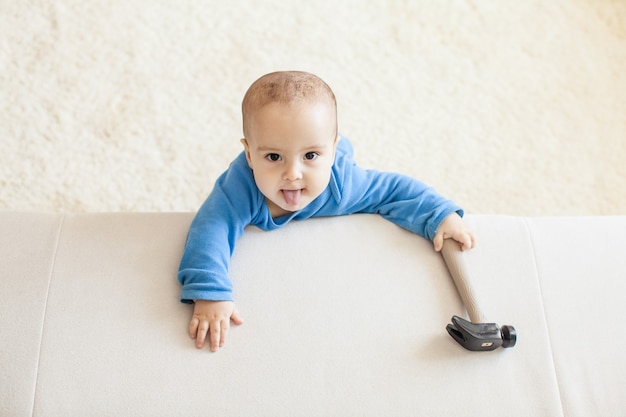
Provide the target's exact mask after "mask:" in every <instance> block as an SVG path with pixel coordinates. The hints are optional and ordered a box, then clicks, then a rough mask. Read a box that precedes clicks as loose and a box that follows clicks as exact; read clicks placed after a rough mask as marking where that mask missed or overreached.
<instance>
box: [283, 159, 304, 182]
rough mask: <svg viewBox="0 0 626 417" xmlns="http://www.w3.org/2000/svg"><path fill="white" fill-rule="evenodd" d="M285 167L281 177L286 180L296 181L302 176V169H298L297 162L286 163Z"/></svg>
mask: <svg viewBox="0 0 626 417" xmlns="http://www.w3.org/2000/svg"><path fill="white" fill-rule="evenodd" d="M286 168H287V169H286V170H285V173H284V174H283V178H284V179H285V180H287V181H296V180H299V179H301V178H302V170H301V169H300V164H298V163H297V162H292V163H290V164H287V167H286Z"/></svg>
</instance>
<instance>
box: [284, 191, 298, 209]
mask: <svg viewBox="0 0 626 417" xmlns="http://www.w3.org/2000/svg"><path fill="white" fill-rule="evenodd" d="M281 191H282V193H283V197H284V199H285V202H286V203H287V204H288V205H290V206H297V205H298V203H299V202H300V196H302V189H300V190H281Z"/></svg>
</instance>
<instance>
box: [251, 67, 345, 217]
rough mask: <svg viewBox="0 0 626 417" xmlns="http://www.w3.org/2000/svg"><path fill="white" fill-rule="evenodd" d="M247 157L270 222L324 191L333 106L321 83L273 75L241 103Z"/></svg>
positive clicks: (332, 142) (333, 141)
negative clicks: (264, 198)
mask: <svg viewBox="0 0 626 417" xmlns="http://www.w3.org/2000/svg"><path fill="white" fill-rule="evenodd" d="M242 113H243V131H244V136H245V137H244V139H242V143H243V145H244V148H245V152H246V158H247V160H248V164H249V165H250V168H252V170H253V173H254V180H255V182H256V184H257V186H258V188H259V190H260V191H261V193H263V195H264V196H265V197H266V200H267V204H268V207H269V209H270V213H271V215H272V217H279V216H281V215H285V214H288V213H291V212H294V211H297V210H301V209H303V208H304V207H306V206H307V205H308V204H309V203H311V202H312V201H313V200H314V199H316V198H317V197H318V196H319V195H320V194H321V193H322V192H323V191H324V190H325V189H326V187H327V186H328V182H329V179H330V174H331V168H332V165H333V162H334V160H335V149H336V146H337V142H338V137H337V103H336V100H335V95H334V94H333V92H332V90H331V89H330V87H328V85H327V84H326V83H325V82H324V81H322V80H321V79H320V78H318V77H317V76H315V75H313V74H309V73H306V72H297V71H288V72H274V73H271V74H267V75H264V76H263V77H261V78H259V79H258V80H257V81H255V82H254V83H253V84H252V85H251V86H250V88H249V89H248V91H247V93H246V95H245V97H244V99H243V103H242Z"/></svg>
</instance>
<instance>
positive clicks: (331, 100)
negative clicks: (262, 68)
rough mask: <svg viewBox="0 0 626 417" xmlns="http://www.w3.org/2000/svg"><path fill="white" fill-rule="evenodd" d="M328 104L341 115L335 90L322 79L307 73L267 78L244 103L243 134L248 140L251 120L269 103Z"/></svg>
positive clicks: (282, 73)
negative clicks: (255, 113) (248, 124)
mask: <svg viewBox="0 0 626 417" xmlns="http://www.w3.org/2000/svg"><path fill="white" fill-rule="evenodd" d="M320 101H322V102H326V103H328V104H329V105H331V106H332V107H333V109H334V111H335V119H336V114H337V100H336V99H335V94H334V93H333V90H331V88H330V87H329V86H328V84H326V83H325V82H324V81H323V80H322V79H321V78H319V77H318V76H316V75H313V74H310V73H308V72H303V71H278V72H272V73H269V74H266V75H264V76H262V77H261V78H259V79H258V80H256V81H255V82H253V83H252V85H251V86H250V88H248V91H247V92H246V95H245V96H244V98H243V102H242V103H241V112H242V115H243V133H244V136H245V137H248V127H247V122H246V120H247V118H248V116H249V115H250V114H252V113H253V112H255V111H257V110H259V109H260V108H262V107H263V106H265V105H267V104H269V103H279V104H291V103H297V102H309V103H315V102H320Z"/></svg>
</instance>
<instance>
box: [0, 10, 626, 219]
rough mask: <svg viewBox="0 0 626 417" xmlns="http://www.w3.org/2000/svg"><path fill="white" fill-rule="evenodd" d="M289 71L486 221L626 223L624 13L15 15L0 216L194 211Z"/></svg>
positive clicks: (389, 159) (395, 162)
mask: <svg viewBox="0 0 626 417" xmlns="http://www.w3.org/2000/svg"><path fill="white" fill-rule="evenodd" d="M279 69H301V70H307V71H311V72H314V73H316V74H318V75H319V76H321V77H322V78H323V79H325V80H326V81H327V82H328V83H329V84H330V85H331V87H333V89H334V90H335V93H336V95H337V98H338V100H339V112H340V130H341V131H342V132H343V133H344V134H345V135H347V136H348V137H350V138H351V139H352V141H353V144H354V146H355V149H356V152H357V161H358V162H359V163H360V164H361V165H362V166H364V167H369V168H378V169H382V170H394V171H400V172H403V173H405V174H409V175H412V176H415V177H417V178H419V179H422V180H423V181H425V182H427V183H430V184H432V185H434V186H435V187H436V188H437V189H438V190H439V191H440V192H442V193H443V194H445V195H447V196H449V197H451V198H453V199H455V200H456V201H457V202H459V203H460V204H461V205H463V206H464V207H465V208H466V210H467V211H468V212H470V213H504V214H516V215H562V214H626V162H624V161H626V2H624V1H621V0H553V1H548V2H546V1H539V0H528V1H513V0H511V1H492V0H476V1H469V0H466V1H454V2H432V1H429V2H427V1H409V0H405V1H400V0H385V1H375V0H368V1H362V0H349V1H342V0H319V1H285V0H255V1H246V0H238V1H213V0H110V1H78V0H49V1H42V0H16V1H11V0H0V143H1V145H2V148H1V149H2V151H1V152H0V209H28V210H52V211H68V212H83V211H111V210H112V211H118V210H123V211H129V210H130V211H147V210H149V211H153V210H157V211H165V210H168V211H169V210H176V211H191V210H195V209H197V207H198V206H199V205H200V203H201V202H202V201H203V199H204V198H205V196H206V194H207V193H208V192H209V191H210V189H211V188H212V184H213V181H214V180H215V179H216V178H217V176H218V175H219V174H220V173H221V172H222V171H223V170H224V169H225V168H226V166H227V165H228V163H229V162H230V160H231V159H232V158H233V157H234V156H235V155H236V154H237V153H238V152H239V151H240V150H241V145H240V143H239V139H240V137H241V126H240V125H241V119H240V117H241V116H240V107H239V106H240V102H241V99H242V97H243V94H244V92H245V90H246V88H247V87H248V86H249V85H250V83H251V82H252V81H254V80H255V79H256V78H258V77H259V76H260V75H262V74H264V73H266V72H270V71H274V70H279Z"/></svg>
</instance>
